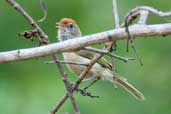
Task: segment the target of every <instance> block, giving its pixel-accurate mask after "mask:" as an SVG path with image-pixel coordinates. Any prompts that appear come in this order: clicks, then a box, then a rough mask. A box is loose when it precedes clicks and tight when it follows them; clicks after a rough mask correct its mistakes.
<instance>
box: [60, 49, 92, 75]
mask: <svg viewBox="0 0 171 114" xmlns="http://www.w3.org/2000/svg"><path fill="white" fill-rule="evenodd" d="M63 57H64V60H65V61H70V62H76V63H89V61H90V60H88V59H86V58H83V57H81V56H78V55H77V54H75V53H72V52H70V53H63ZM67 67H68V68H69V69H70V70H71V71H72V72H73V73H75V74H76V75H77V76H80V74H81V73H82V72H83V71H84V70H85V69H86V66H83V65H74V64H67ZM93 75H94V73H93V72H92V71H89V72H88V73H87V75H86V77H85V78H90V77H92V76H93Z"/></svg>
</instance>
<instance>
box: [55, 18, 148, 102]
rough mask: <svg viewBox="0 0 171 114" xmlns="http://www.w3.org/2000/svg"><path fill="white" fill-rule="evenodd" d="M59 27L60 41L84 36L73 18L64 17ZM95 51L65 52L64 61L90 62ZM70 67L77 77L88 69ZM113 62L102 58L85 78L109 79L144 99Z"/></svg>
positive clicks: (75, 66) (81, 66) (78, 66)
mask: <svg viewBox="0 0 171 114" xmlns="http://www.w3.org/2000/svg"><path fill="white" fill-rule="evenodd" d="M56 27H57V29H58V30H57V38H58V40H59V41H60V42H62V41H66V40H69V39H75V38H78V37H81V36H82V33H81V30H80V28H79V26H78V25H77V23H76V21H75V20H74V19H72V18H62V19H61V20H60V21H59V22H57V23H56ZM95 54H96V53H95V52H91V51H88V50H78V51H73V52H64V53H63V58H64V61H71V62H76V63H85V64H87V63H89V62H90V61H91V59H92V58H93V57H94V56H95ZM66 65H67V67H68V69H69V70H70V71H71V72H73V73H74V74H75V75H76V76H77V77H79V76H80V74H81V73H82V72H83V71H84V70H85V69H86V66H83V65H75V64H66ZM112 67H113V66H112V64H111V63H110V62H109V61H107V60H106V59H105V58H104V57H102V58H100V59H99V60H98V61H97V62H96V63H95V64H94V65H93V67H92V68H91V69H90V71H89V72H88V73H87V74H86V76H85V79H84V80H92V79H94V78H95V77H97V78H100V79H102V80H108V81H109V82H112V83H114V84H115V83H116V84H117V85H119V86H121V87H122V88H124V89H125V90H126V91H127V92H128V93H130V94H131V95H132V96H134V97H135V98H136V99H138V100H141V101H143V100H144V99H145V97H144V95H143V94H142V93H141V92H140V91H139V90H138V89H136V88H135V87H134V86H133V85H131V84H130V83H128V81H127V80H126V79H125V78H124V77H122V76H120V75H119V74H117V73H115V74H116V75H114V73H113V71H112Z"/></svg>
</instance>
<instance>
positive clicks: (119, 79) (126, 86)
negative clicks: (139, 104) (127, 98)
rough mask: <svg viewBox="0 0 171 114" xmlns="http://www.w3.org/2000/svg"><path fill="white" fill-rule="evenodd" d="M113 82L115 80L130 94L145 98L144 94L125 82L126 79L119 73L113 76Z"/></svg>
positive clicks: (139, 98) (140, 98)
mask: <svg viewBox="0 0 171 114" xmlns="http://www.w3.org/2000/svg"><path fill="white" fill-rule="evenodd" d="M113 82H116V83H117V84H118V85H120V86H121V87H123V88H124V89H125V90H126V91H128V92H129V93H130V94H131V95H133V96H134V97H135V98H136V99H138V100H141V101H142V100H145V98H144V95H143V94H142V93H141V92H140V91H139V90H137V89H136V88H135V87H134V86H133V85H131V84H130V83H128V82H127V80H126V79H125V78H123V77H121V76H119V75H117V76H115V77H113Z"/></svg>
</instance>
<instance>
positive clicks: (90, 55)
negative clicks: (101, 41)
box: [75, 50, 112, 70]
mask: <svg viewBox="0 0 171 114" xmlns="http://www.w3.org/2000/svg"><path fill="white" fill-rule="evenodd" d="M75 53H76V54H78V55H79V56H82V57H85V58H88V59H93V57H94V56H95V54H96V53H95V52H91V51H88V50H79V51H77V52H75ZM97 63H99V64H100V65H102V66H103V67H105V68H108V69H110V70H112V65H111V64H110V63H109V61H107V60H106V59H105V58H104V57H102V58H100V59H99V60H98V61H97Z"/></svg>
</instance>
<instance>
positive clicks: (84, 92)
mask: <svg viewBox="0 0 171 114" xmlns="http://www.w3.org/2000/svg"><path fill="white" fill-rule="evenodd" d="M99 79H100V77H96V78H95V80H93V81H92V82H91V83H90V84H88V85H87V86H86V87H84V88H83V89H79V88H77V89H76V91H78V92H80V94H82V95H83V96H89V97H91V98H99V96H95V95H92V94H91V93H90V92H88V91H87V89H88V88H89V87H91V86H92V85H93V84H95V83H96V82H97V81H98V80H99Z"/></svg>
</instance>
